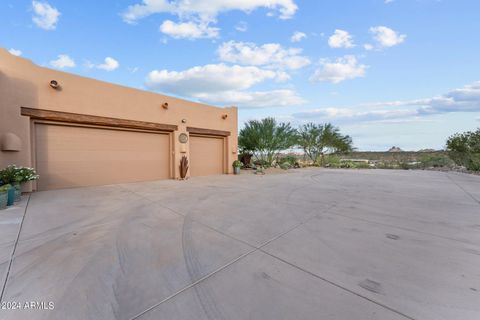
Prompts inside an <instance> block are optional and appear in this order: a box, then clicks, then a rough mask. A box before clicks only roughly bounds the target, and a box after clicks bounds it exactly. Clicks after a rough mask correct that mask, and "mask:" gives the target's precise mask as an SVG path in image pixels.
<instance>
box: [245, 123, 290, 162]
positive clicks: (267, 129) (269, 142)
mask: <svg viewBox="0 0 480 320" xmlns="http://www.w3.org/2000/svg"><path fill="white" fill-rule="evenodd" d="M296 136H297V135H296V130H295V129H294V128H292V127H291V125H290V124H289V123H278V122H277V121H276V120H275V119H274V118H265V119H262V120H250V121H248V122H247V123H246V124H245V126H244V127H243V128H242V129H241V130H240V133H239V136H238V146H239V148H240V150H241V151H242V152H250V153H252V154H253V155H254V157H255V158H256V159H257V160H260V161H261V162H263V163H265V164H267V165H272V163H273V162H274V160H276V159H277V158H278V155H279V153H280V152H281V151H282V150H286V149H289V148H291V147H292V146H294V145H295V142H296Z"/></svg>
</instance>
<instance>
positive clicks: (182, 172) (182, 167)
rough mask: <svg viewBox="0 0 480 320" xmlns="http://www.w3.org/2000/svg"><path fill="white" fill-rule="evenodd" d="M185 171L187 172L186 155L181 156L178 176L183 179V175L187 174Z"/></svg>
mask: <svg viewBox="0 0 480 320" xmlns="http://www.w3.org/2000/svg"><path fill="white" fill-rule="evenodd" d="M187 172H188V159H187V157H186V156H183V157H182V160H180V178H181V179H182V180H184V179H185V177H186V176H187Z"/></svg>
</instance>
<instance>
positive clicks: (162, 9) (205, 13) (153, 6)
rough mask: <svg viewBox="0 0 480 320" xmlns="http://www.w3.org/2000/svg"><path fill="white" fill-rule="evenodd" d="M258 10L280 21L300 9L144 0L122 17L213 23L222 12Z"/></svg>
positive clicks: (270, 0)
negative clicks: (170, 17) (169, 17)
mask: <svg viewBox="0 0 480 320" xmlns="http://www.w3.org/2000/svg"><path fill="white" fill-rule="evenodd" d="M258 8H266V9H270V10H272V11H275V12H278V14H279V17H280V19H290V18H291V17H293V15H294V14H295V12H296V11H297V9H298V7H297V5H296V4H295V2H294V1H293V0H242V1H238V0H223V1H212V0H196V1H191V0H173V1H168V0H143V1H142V3H140V4H135V5H132V6H129V7H128V8H127V10H126V11H125V12H124V13H123V15H122V16H123V19H124V20H125V21H126V22H129V23H132V22H135V21H137V20H139V19H141V18H144V17H146V16H149V15H152V14H155V13H171V14H174V15H177V16H179V17H191V16H195V17H198V18H200V19H202V20H208V21H213V20H215V19H216V17H217V16H218V14H220V13H221V12H226V11H232V10H240V11H244V12H251V11H254V10H256V9H258Z"/></svg>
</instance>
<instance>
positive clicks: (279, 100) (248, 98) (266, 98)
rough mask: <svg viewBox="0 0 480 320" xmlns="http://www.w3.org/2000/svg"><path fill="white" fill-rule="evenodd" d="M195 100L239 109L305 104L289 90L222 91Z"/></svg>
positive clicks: (198, 96)
mask: <svg viewBox="0 0 480 320" xmlns="http://www.w3.org/2000/svg"><path fill="white" fill-rule="evenodd" d="M197 98H198V99H200V100H201V101H204V102H207V103H213V104H217V105H234V106H237V107H240V108H267V107H288V106H296V105H301V104H303V103H305V100H304V99H303V98H301V97H300V96H298V95H297V93H296V92H295V91H293V90H290V89H280V90H272V91H254V92H248V91H224V92H221V93H203V94H198V95H197Z"/></svg>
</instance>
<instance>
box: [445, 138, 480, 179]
mask: <svg viewBox="0 0 480 320" xmlns="http://www.w3.org/2000/svg"><path fill="white" fill-rule="evenodd" d="M447 151H448V155H449V156H450V158H451V159H452V160H453V161H455V163H456V164H457V165H460V166H464V167H466V168H467V169H468V170H472V171H480V129H477V131H468V132H464V133H457V134H455V135H453V136H451V137H450V138H448V140H447Z"/></svg>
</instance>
